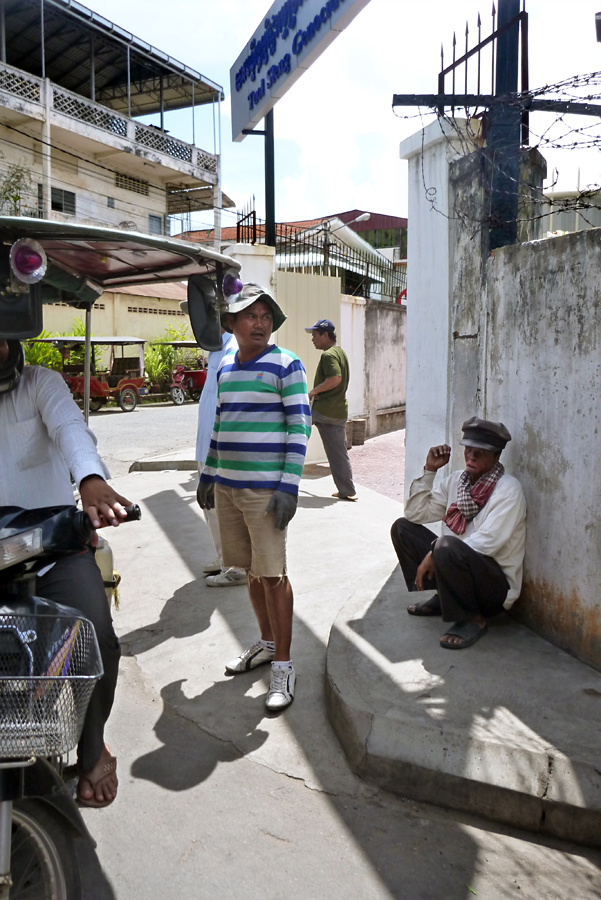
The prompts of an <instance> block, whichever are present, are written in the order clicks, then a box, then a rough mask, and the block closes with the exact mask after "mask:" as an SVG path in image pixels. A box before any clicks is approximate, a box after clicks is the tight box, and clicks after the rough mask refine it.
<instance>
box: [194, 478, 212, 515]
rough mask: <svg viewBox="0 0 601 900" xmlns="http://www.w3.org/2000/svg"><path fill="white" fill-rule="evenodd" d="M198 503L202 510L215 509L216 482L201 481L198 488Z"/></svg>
mask: <svg viewBox="0 0 601 900" xmlns="http://www.w3.org/2000/svg"><path fill="white" fill-rule="evenodd" d="M196 501H197V503H198V505H199V506H200V508H201V509H215V482H214V481H199V482H198V487H197V488H196Z"/></svg>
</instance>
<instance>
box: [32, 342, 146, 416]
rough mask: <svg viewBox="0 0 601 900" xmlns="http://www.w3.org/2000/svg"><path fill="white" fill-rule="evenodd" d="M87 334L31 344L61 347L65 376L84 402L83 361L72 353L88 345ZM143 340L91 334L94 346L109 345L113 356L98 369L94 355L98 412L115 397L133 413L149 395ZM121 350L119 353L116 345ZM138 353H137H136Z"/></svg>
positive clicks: (93, 393)
mask: <svg viewBox="0 0 601 900" xmlns="http://www.w3.org/2000/svg"><path fill="white" fill-rule="evenodd" d="M85 341H86V339H85V337H81V336H77V335H71V336H67V337H56V338H38V339H37V340H34V341H32V342H31V343H45V344H52V345H53V347H56V349H57V350H60V353H61V356H62V357H63V370H62V371H63V378H64V379H65V381H66V382H67V384H68V385H69V387H70V388H71V393H72V394H73V396H74V398H75V399H76V400H81V401H83V399H84V392H85V385H84V364H83V362H81V363H80V362H73V360H72V359H71V354H72V351H73V350H77V349H80V348H82V347H84V346H85ZM144 343H145V342H144V341H143V340H142V338H136V337H92V338H90V345H91V346H92V347H109V348H110V358H109V362H108V366H107V369H106V371H104V370H101V371H96V364H95V354H94V353H92V355H91V363H90V409H91V410H92V412H97V411H98V410H99V409H101V408H102V407H103V406H104V404H105V403H106V402H107V401H108V400H110V399H111V398H112V399H113V400H116V401H117V403H118V404H119V406H120V407H121V409H122V410H123V411H124V412H133V410H134V409H135V408H136V406H137V405H138V401H139V400H140V398H141V397H144V396H146V395H147V394H148V388H147V387H145V377H144ZM117 347H119V348H120V350H121V353H120V355H119V354H117V353H116V348H117ZM126 347H133V348H135V351H134V353H132V352H131V351H129V353H128V355H127V356H126V355H125V348H126ZM134 354H135V355H134Z"/></svg>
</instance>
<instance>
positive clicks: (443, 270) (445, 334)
mask: <svg viewBox="0 0 601 900" xmlns="http://www.w3.org/2000/svg"><path fill="white" fill-rule="evenodd" d="M464 152H465V151H464V149H462V148H461V146H460V144H459V141H458V139H457V137H456V134H455V131H454V129H452V128H451V127H449V126H447V125H446V124H445V123H439V122H434V123H432V124H431V125H428V126H427V127H426V128H425V129H423V130H422V131H419V132H417V133H416V134H414V135H412V136H411V137H410V138H407V140H405V141H403V142H402V143H401V145H400V156H401V159H406V160H408V161H409V212H408V219H409V222H410V223H411V227H410V228H409V229H408V232H407V237H408V246H407V295H408V302H407V433H406V457H405V459H406V462H405V472H406V476H405V485H406V490H408V488H409V485H410V484H411V481H412V480H413V479H414V478H415V477H416V476H417V475H418V474H419V473H420V472H421V470H422V468H423V465H424V461H425V458H426V454H427V451H428V448H429V447H431V446H432V445H434V444H442V443H445V442H449V440H450V419H449V415H450V408H449V370H450V358H451V357H450V353H451V346H450V328H449V321H450V296H449V294H450V281H451V272H450V262H449V220H448V214H449V173H448V167H449V162H450V161H451V160H452V159H454V158H456V157H458V156H460V155H463V153H464ZM424 184H425V187H426V188H428V189H434V191H435V193H434V195H433V199H434V206H435V208H434V207H433V205H432V203H430V201H429V199H428V197H427V196H426V193H425V188H424ZM429 196H431V197H432V194H430V195H429Z"/></svg>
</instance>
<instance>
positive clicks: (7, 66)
mask: <svg viewBox="0 0 601 900" xmlns="http://www.w3.org/2000/svg"><path fill="white" fill-rule="evenodd" d="M222 99H223V91H222V88H221V87H220V86H219V85H218V84H216V83H214V82H213V81H211V80H210V79H208V78H205V77H204V76H203V75H201V74H200V73H199V72H196V71H194V70H193V69H191V68H190V67H189V66H186V65H184V64H183V63H180V62H178V61H177V60H175V59H173V58H172V57H170V56H168V55H167V54H166V53H163V52H162V51H160V50H158V49H156V48H155V47H152V46H151V45H150V44H147V43H145V42H144V41H142V40H140V39H139V38H137V37H135V36H134V35H133V34H130V33H129V32H128V31H126V30H124V29H123V28H120V27H119V26H118V25H115V24H114V23H112V22H109V21H108V20H107V19H105V18H104V17H102V16H100V15H98V14H97V13H94V12H92V11H91V10H89V9H87V8H86V7H84V6H82V5H81V4H80V3H77V2H75V0H0V212H1V213H3V214H5V215H10V214H14V215H29V216H39V217H41V218H47V219H56V220H58V221H76V222H82V223H86V224H96V225H107V226H111V227H117V228H122V229H126V230H136V231H142V232H150V233H151V234H154V233H156V234H169V233H170V221H169V220H170V217H171V216H181V215H184V216H186V215H188V214H189V213H191V212H195V211H198V210H209V209H214V210H215V234H216V237H218V235H219V231H220V209H221V208H222V207H224V206H232V205H233V204H232V202H231V201H230V200H228V198H227V197H225V196H224V195H223V194H222V192H221V178H220V168H219V162H220V160H219V155H218V153H217V152H210V151H209V150H205V149H201V148H199V147H197V146H196V140H195V139H196V134H195V128H194V108H195V107H196V106H199V105H202V104H207V103H211V104H215V106H219V104H220V102H221V100H222ZM186 108H190V110H191V113H190V116H191V121H192V135H193V140H192V143H191V144H190V143H186V142H185V141H182V140H179V139H178V138H177V137H175V136H173V135H172V134H170V133H169V132H168V131H167V130H166V129H165V121H164V117H165V113H166V112H168V111H171V110H181V109H186ZM153 113H155V114H158V116H159V117H160V118H159V125H158V126H157V125H147V124H143V123H142V122H140V121H139V118H138V117H140V116H146V115H149V114H153ZM214 118H216V117H214ZM206 139H208V140H207V142H209V143H210V145H211V146H213V150H214V151H218V150H219V147H218V146H217V144H216V142H214V136H213V135H210V136H206ZM188 227H189V226H188Z"/></svg>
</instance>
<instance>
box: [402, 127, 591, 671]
mask: <svg viewBox="0 0 601 900" xmlns="http://www.w3.org/2000/svg"><path fill="white" fill-rule="evenodd" d="M433 129H438V134H439V138H438V140H437V139H435V134H436V131H435V130H433ZM428 131H429V129H426V130H425V134H424V139H423V140H422V134H421V132H420V134H419V135H417V136H414V138H413V139H410V140H409V141H406V142H405V145H404V146H405V150H407V147H409V153H408V154H407V153H405V155H409V173H410V195H409V215H410V218H411V223H412V228H411V230H410V233H409V239H410V248H409V261H408V264H409V284H410V289H409V298H410V300H409V307H408V328H407V340H408V360H407V363H408V367H407V378H408V390H407V394H408V396H407V406H408V412H407V421H408V424H407V465H406V479H405V480H406V484H407V485H409V483H410V482H411V480H412V479H413V478H414V477H415V475H416V474H417V473H418V472H419V471H421V468H422V466H423V462H424V459H425V455H426V453H427V450H428V447H429V446H430V445H432V444H434V443H440V442H442V441H443V440H445V439H446V440H447V441H448V443H450V444H451V445H452V446H453V449H454V453H453V456H452V458H451V462H450V466H449V468H452V469H456V468H462V467H463V455H462V453H461V448H460V447H459V446H458V442H459V440H460V439H461V423H462V421H463V420H464V419H465V418H468V417H469V416H471V415H474V414H477V415H480V416H482V417H485V418H489V419H493V420H497V421H499V420H500V421H503V422H504V423H505V424H506V425H507V427H508V428H509V430H510V432H511V434H512V436H513V440H512V441H511V442H510V444H509V445H508V447H507V449H506V450H505V452H504V454H503V461H504V463H505V465H506V467H507V469H508V471H509V472H511V473H513V474H515V475H516V476H517V477H518V478H519V479H520V481H521V482H522V484H523V487H524V492H525V495H526V500H527V503H528V525H527V545H526V560H525V579H524V588H523V591H522V596H521V598H520V600H519V602H518V603H517V604H516V606H515V607H514V611H515V615H516V616H517V617H518V618H520V619H521V620H522V621H524V622H525V623H526V624H528V625H530V626H531V627H532V628H534V629H535V630H536V631H538V632H539V633H540V634H542V635H543V636H544V637H546V638H548V639H549V640H552V641H553V642H554V643H556V644H558V645H559V646H561V647H563V648H565V649H567V650H569V651H571V652H572V653H574V654H575V655H577V656H578V657H580V658H581V659H583V660H585V661H586V662H588V663H590V664H591V665H594V666H596V667H598V668H601V571H600V567H599V558H600V550H601V527H600V521H599V514H598V511H597V505H598V504H597V498H598V496H599V493H600V488H601V483H600V485H599V487H597V484H596V482H597V480H600V482H601V475H598V474H597V472H598V467H597V465H596V463H597V457H598V455H599V452H598V451H597V447H596V435H597V431H598V430H599V427H600V421H599V420H600V418H601V413H600V411H599V405H598V401H597V396H598V394H599V390H600V388H601V383H600V381H601V367H600V364H599V349H600V339H601V334H600V332H599V325H598V319H599V311H600V305H601V288H600V286H599V271H600V269H601V229H596V230H591V231H586V232H578V233H575V234H570V235H565V236H563V237H557V238H552V239H550V240H547V241H530V242H529V243H521V244H517V245H515V246H511V247H504V248H501V249H498V250H495V251H494V253H493V254H489V252H488V244H487V236H488V230H487V228H486V225H485V224H484V223H485V220H486V194H485V180H484V174H485V173H484V172H483V169H482V158H481V155H480V154H478V153H477V152H474V153H471V154H469V155H466V156H464V157H463V158H459V156H458V155H456V156H453V153H452V152H451V150H450V144H449V143H448V142H447V140H446V139H445V138H444V137H440V127H439V126H438V125H434V126H430V136H431V138H432V139H431V140H428ZM411 141H413V143H411ZM441 141H442V143H441ZM422 146H423V148H424V158H423V170H422V162H421V158H420V153H421V147H422ZM451 149H452V148H451ZM458 149H459V148H457V147H456V148H455V150H458ZM521 163H522V166H523V169H522V173H521V180H522V181H524V183H525V184H526V185H527V187H526V189H525V191H524V195H523V196H522V198H521V201H520V204H521V209H522V210H523V211H525V212H526V214H527V210H526V204H527V200H528V196H531V195H532V193H533V192H534V193H535V192H536V191H537V190H538V187H537V185H538V183H539V182H540V181H541V178H542V174H543V172H544V160H542V158H540V157H538V156H533V155H532V154H525V156H524V158H523V160H522V161H521ZM524 167H525V168H524ZM526 170H527V171H526ZM422 171H423V172H424V179H423V180H422V177H421V173H422ZM424 183H425V186H426V187H427V188H428V189H433V190H429V197H430V199H431V198H432V197H433V196H435V197H436V198H439V199H440V198H442V199H444V201H445V202H446V208H445V209H446V211H445V210H443V211H445V214H444V215H440V214H438V213H436V212H434V211H433V209H432V208H431V207H430V203H429V201H428V199H427V197H426V195H425V192H424ZM437 205H440V203H439V200H437ZM412 210H413V212H412ZM430 215H435V216H436V219H435V220H434V221H433V222H432V220H431V219H430ZM533 227H535V226H531V229H532V228H533ZM522 234H523V232H522ZM531 234H532V230H530V232H527V235H528V236H531ZM412 253H413V256H412ZM438 257H440V259H439V258H438ZM429 259H431V260H434V261H435V262H434V263H433V264H430V266H429V267H428V260H429ZM424 270H427V271H424Z"/></svg>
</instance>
